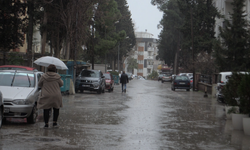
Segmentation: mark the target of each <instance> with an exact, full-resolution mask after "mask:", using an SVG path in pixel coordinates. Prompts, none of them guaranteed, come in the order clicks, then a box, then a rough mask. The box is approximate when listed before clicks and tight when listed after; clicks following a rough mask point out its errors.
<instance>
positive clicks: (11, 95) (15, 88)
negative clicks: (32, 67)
mask: <svg viewBox="0 0 250 150" xmlns="http://www.w3.org/2000/svg"><path fill="white" fill-rule="evenodd" d="M42 74H43V72H38V71H23V70H0V81H1V82H0V91H1V92H2V94H3V98H4V117H5V118H27V122H28V123H35V122H36V118H37V101H38V98H39V93H40V88H39V87H38V81H39V80H40V78H41V76H42Z"/></svg>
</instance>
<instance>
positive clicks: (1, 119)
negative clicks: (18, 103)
mask: <svg viewBox="0 0 250 150" xmlns="http://www.w3.org/2000/svg"><path fill="white" fill-rule="evenodd" d="M2 124H3V110H2V108H0V128H1V127H2Z"/></svg>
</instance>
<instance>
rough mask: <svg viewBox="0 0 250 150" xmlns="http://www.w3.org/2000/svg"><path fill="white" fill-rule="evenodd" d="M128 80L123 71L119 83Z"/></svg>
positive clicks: (124, 82)
mask: <svg viewBox="0 0 250 150" xmlns="http://www.w3.org/2000/svg"><path fill="white" fill-rule="evenodd" d="M128 82H129V80H128V75H127V74H125V73H123V74H122V75H121V78H120V83H122V84H126V83H128Z"/></svg>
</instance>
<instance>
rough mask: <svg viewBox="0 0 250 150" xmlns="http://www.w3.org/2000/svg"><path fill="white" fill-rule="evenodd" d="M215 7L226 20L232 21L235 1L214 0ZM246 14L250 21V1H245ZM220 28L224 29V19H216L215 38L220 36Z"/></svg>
mask: <svg viewBox="0 0 250 150" xmlns="http://www.w3.org/2000/svg"><path fill="white" fill-rule="evenodd" d="M213 2H214V5H215V7H217V9H218V11H219V12H220V13H221V14H222V15H224V16H225V18H226V19H228V20H230V15H229V14H230V13H233V6H232V4H231V3H232V2H233V0H213ZM244 10H245V13H246V15H247V16H246V19H247V20H250V0H245V8H244ZM219 26H221V27H224V26H225V24H224V19H222V18H216V26H215V36H216V37H218V35H219Z"/></svg>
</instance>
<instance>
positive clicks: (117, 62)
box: [117, 42, 120, 73]
mask: <svg viewBox="0 0 250 150" xmlns="http://www.w3.org/2000/svg"><path fill="white" fill-rule="evenodd" d="M119 51H120V42H119V43H118V61H117V67H118V73H120V67H119V66H120V64H119Z"/></svg>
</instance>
